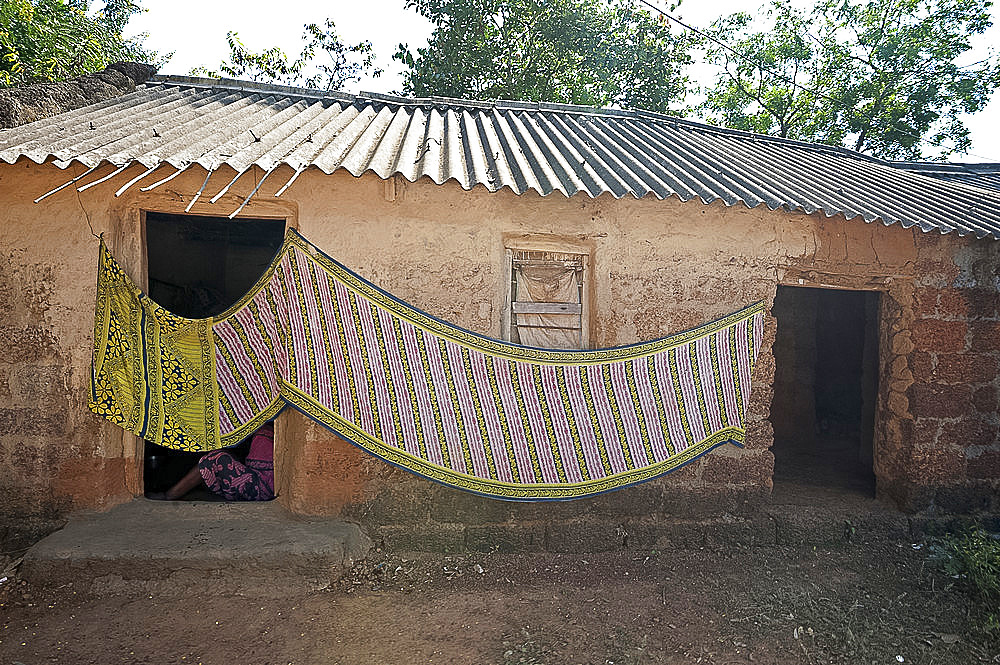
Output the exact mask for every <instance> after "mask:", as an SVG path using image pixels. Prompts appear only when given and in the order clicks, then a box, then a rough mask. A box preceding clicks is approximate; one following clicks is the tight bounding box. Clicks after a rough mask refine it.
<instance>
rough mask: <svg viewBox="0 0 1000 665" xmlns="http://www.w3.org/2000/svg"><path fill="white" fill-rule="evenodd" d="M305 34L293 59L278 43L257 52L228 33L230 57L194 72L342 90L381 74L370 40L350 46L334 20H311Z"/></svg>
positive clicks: (211, 75) (193, 71)
mask: <svg viewBox="0 0 1000 665" xmlns="http://www.w3.org/2000/svg"><path fill="white" fill-rule="evenodd" d="M304 27H305V32H304V33H303V35H302V40H303V42H304V45H303V47H302V51H301V53H299V56H298V57H297V58H296V59H295V60H290V59H289V58H288V55H286V54H285V52H284V51H282V50H281V49H280V48H278V47H277V46H275V47H273V48H269V49H264V50H263V51H261V52H259V53H255V52H253V51H251V50H250V49H248V48H247V47H246V46H245V45H244V44H243V42H242V41H240V37H239V34H237V33H236V32H232V31H230V32H227V33H226V41H227V42H228V43H229V59H228V60H226V61H224V62H222V63H221V64H220V65H219V69H218V70H217V71H212V70H208V69H206V68H204V67H195V68H194V69H192V70H191V74H192V75H195V76H209V77H212V78H222V77H223V76H229V77H232V78H236V79H249V80H251V81H259V82H265V83H278V84H282V85H297V84H303V85H305V86H307V87H309V88H319V89H322V90H340V89H342V88H343V87H344V86H345V85H346V84H348V83H350V82H351V81H358V80H360V79H361V76H362V75H363V74H365V73H370V74H371V75H372V76H379V75H380V74H381V73H382V70H381V69H378V68H377V67H375V54H374V52H373V51H372V43H371V42H370V41H363V42H359V43H357V44H354V45H350V46H349V45H346V44H344V42H343V41H341V39H340V37H339V36H338V35H337V32H336V26H335V25H334V23H333V21H331V20H330V19H326V21H325V22H324V23H323V25H319V24H316V23H308V24H306V25H305V26H304Z"/></svg>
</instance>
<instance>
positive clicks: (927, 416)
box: [894, 236, 1000, 512]
mask: <svg viewBox="0 0 1000 665" xmlns="http://www.w3.org/2000/svg"><path fill="white" fill-rule="evenodd" d="M993 245H994V243H983V242H975V241H969V240H961V239H957V238H949V237H947V236H944V237H937V238H935V237H921V238H920V239H919V249H920V260H919V261H918V263H917V266H916V268H917V273H918V274H917V275H916V278H915V281H914V289H913V292H912V300H911V302H912V315H911V316H912V324H911V330H912V333H911V335H910V337H909V340H908V341H905V342H900V344H899V345H898V347H899V348H898V349H897V350H898V351H899V352H901V353H900V357H903V356H905V357H906V359H907V366H908V369H907V370H906V372H896V373H894V374H896V379H897V384H898V385H899V387H903V384H905V381H902V380H900V379H909V380H910V381H911V385H909V387H908V388H907V389H906V390H905V396H906V400H907V401H908V411H909V415H910V417H912V422H911V423H909V424H908V427H909V430H910V436H909V445H908V446H903V447H901V451H900V452H901V453H903V456H902V457H901V458H900V460H899V462H900V463H901V465H902V467H903V468H902V473H901V474H900V476H901V477H905V478H906V481H905V482H903V483H901V484H900V486H899V487H897V488H895V492H896V494H897V498H898V499H899V500H900V502H901V503H902V504H903V505H904V507H906V508H909V509H911V510H924V511H932V512H933V511H943V512H976V511H979V510H990V509H1000V500H998V488H1000V466H998V464H997V460H998V459H1000V415H998V409H997V382H998V377H1000V291H998V275H997V271H998V269H1000V263H998V258H1000V253H998V251H997V249H996V248H994V246H993ZM907 318H909V317H907ZM901 364H902V363H900V366H901Z"/></svg>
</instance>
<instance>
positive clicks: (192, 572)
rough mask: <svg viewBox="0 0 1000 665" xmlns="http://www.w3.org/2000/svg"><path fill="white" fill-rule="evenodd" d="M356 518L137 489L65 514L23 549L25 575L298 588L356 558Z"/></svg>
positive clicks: (227, 588) (161, 588)
mask: <svg viewBox="0 0 1000 665" xmlns="http://www.w3.org/2000/svg"><path fill="white" fill-rule="evenodd" d="M370 547H371V540H369V538H368V537H367V536H366V535H365V534H364V533H363V532H362V531H361V529H360V527H358V526H357V525H356V524H350V523H347V522H343V521H340V520H331V519H322V518H320V519H311V518H305V517H302V516H298V515H294V514H292V513H290V512H288V511H287V510H285V509H284V508H282V507H281V506H280V505H279V504H277V503H275V502H260V503H250V502H247V503H216V502H165V501H151V500H148V499H137V500H135V501H132V502H130V503H126V504H123V505H121V506H117V507H115V508H112V509H111V510H109V511H107V512H105V513H100V514H89V515H84V516H80V517H76V518H74V519H71V520H70V521H69V522H68V523H67V524H66V526H65V528H63V529H61V530H59V531H56V532H55V533H52V534H50V535H49V536H48V537H46V538H44V539H42V540H41V541H39V542H38V543H36V544H35V545H34V546H33V547H32V548H31V549H30V550H28V552H27V553H26V554H25V557H24V561H23V563H22V566H21V576H22V577H23V579H26V580H27V581H28V582H29V583H31V584H36V585H39V586H44V587H49V588H55V587H60V586H68V585H70V584H72V585H73V589H74V590H77V589H79V590H82V591H83V592H87V593H102V594H103V593H115V592H120V591H135V590H142V591H148V592H149V593H161V594H162V593H175V592H180V591H182V590H185V589H187V590H189V589H192V588H194V587H203V588H211V589H212V592H213V593H229V594H239V593H243V592H250V591H251V590H252V591H253V592H254V593H260V591H261V590H262V589H265V590H270V591H273V592H274V593H275V594H281V593H296V592H300V591H303V590H317V589H324V588H326V587H329V586H330V585H331V584H333V583H335V582H336V581H337V580H339V579H340V578H341V577H342V576H343V574H344V573H345V572H346V571H347V570H349V569H350V568H351V566H352V565H353V564H354V562H355V561H358V560H360V559H363V558H364V557H365V556H366V554H367V553H368V550H369V548H370Z"/></svg>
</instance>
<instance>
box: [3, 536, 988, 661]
mask: <svg viewBox="0 0 1000 665" xmlns="http://www.w3.org/2000/svg"><path fill="white" fill-rule="evenodd" d="M77 586H79V585H77ZM975 611H976V610H975V608H974V606H973V605H972V604H971V603H970V601H969V599H968V598H967V596H966V595H965V593H964V592H963V591H962V590H961V589H960V586H959V584H958V582H957V581H956V580H954V579H950V578H948V577H947V576H945V575H943V574H942V573H941V571H940V569H939V568H938V567H937V566H936V565H935V564H934V563H933V561H931V560H929V554H928V548H927V547H926V546H922V545H913V544H909V543H890V544H878V545H872V546H861V545H858V546H852V547H850V548H848V549H842V550H834V551H824V550H816V549H812V548H804V549H789V548H780V547H768V548H743V549H736V550H731V551H722V552H716V551H708V550H687V551H676V552H656V551H648V552H634V551H633V552H621V553H613V554H601V555H589V556H588V555H552V554H545V555H541V554H535V555H524V554H522V555H500V554H488V555H468V556H450V557H449V556H443V555H426V554H425V555H410V556H407V555H399V554H389V553H383V552H378V553H376V554H375V555H374V556H373V557H371V558H370V559H369V560H367V561H364V562H361V563H359V564H357V565H356V566H355V567H354V569H353V570H352V571H351V572H350V574H349V575H347V576H346V577H345V578H344V579H343V580H342V581H341V582H340V583H339V585H338V586H337V587H335V588H331V589H327V590H323V591H313V592H302V593H299V594H292V595H288V594H284V595H280V596H275V595H273V594H267V595H264V594H261V595H257V596H232V597H221V596H213V595H212V585H211V580H206V583H205V586H204V589H202V590H198V591H189V592H186V595H184V596H181V597H167V596H157V595H152V596H151V595H150V594H148V593H142V592H139V591H138V590H135V591H134V592H133V593H125V594H115V595H96V596H95V595H87V596H85V595H84V594H83V593H82V592H80V593H77V592H74V589H73V584H72V582H71V581H67V583H66V585H64V586H62V587H60V588H58V589H54V590H40V589H33V588H32V587H31V586H29V585H27V584H24V583H23V582H21V581H19V580H18V579H17V578H16V575H15V576H14V577H9V579H8V580H7V581H5V582H4V583H3V584H0V617H2V628H0V665H17V664H21V665H37V664H40V663H65V664H75V663H101V664H104V663H185V664H187V663H190V664H192V665H194V664H197V663H202V664H203V665H214V664H216V663H219V664H232V663H254V664H258V663H259V664H264V663H268V664H280V665H286V664H289V663H292V664H295V665H300V664H301V665H307V664H318V663H338V664H341V663H342V664H345V665H347V664H355V663H357V664H360V663H365V664H373V663H375V664H377V663H462V664H466V663H476V664H479V663H484V664H486V663H496V664H513V663H523V664H529V665H530V664H537V663H557V664H562V663H581V664H582V663H588V664H590V663H593V664H599V665H612V664H614V665H619V664H621V665H624V664H639V663H706V664H708V663H715V664H719V665H723V664H726V665H728V664H732V663H761V664H766V663H796V664H798V663H807V664H813V663H816V664H819V663H845V664H846V663H849V664H851V665H855V664H868V663H872V664H882V663H914V664H918V665H919V664H927V665H929V664H932V663H941V664H952V663H956V664H957V663H962V664H964V663H1000V645H998V644H996V643H994V642H990V641H988V640H986V639H985V638H983V637H982V636H979V635H977V634H976V632H975V630H973V629H971V628H970V626H971V625H972V624H973V621H974V616H975Z"/></svg>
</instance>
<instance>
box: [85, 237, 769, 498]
mask: <svg viewBox="0 0 1000 665" xmlns="http://www.w3.org/2000/svg"><path fill="white" fill-rule="evenodd" d="M101 275H102V277H101V279H102V280H103V281H105V282H107V281H109V280H111V281H115V280H117V283H115V284H108V283H106V284H104V285H103V287H102V288H99V293H98V326H97V331H98V332H97V335H98V338H97V343H96V344H95V356H94V374H93V376H94V391H93V396H94V397H93V399H92V402H91V408H93V409H94V410H95V411H96V412H98V413H99V414H101V415H104V416H105V417H108V418H109V419H111V420H113V421H115V422H118V423H119V424H120V425H122V426H123V427H126V429H130V431H134V432H136V433H137V434H140V435H141V436H144V437H145V438H147V439H150V440H155V441H157V442H159V443H161V444H162V445H167V446H171V447H177V448H182V449H187V450H207V449H213V448H219V447H225V446H230V445H234V444H236V443H238V442H239V441H240V440H242V439H244V438H245V437H246V436H248V435H249V434H251V433H253V432H254V431H255V430H256V429H257V428H258V427H259V426H260V425H261V424H262V423H263V422H265V421H267V420H269V419H271V418H273V417H274V416H275V415H276V414H277V413H278V412H279V411H280V410H281V409H282V408H284V407H285V406H292V407H294V408H296V409H298V410H300V411H302V412H303V413H305V414H306V415H308V416H310V417H311V418H313V419H314V420H316V421H317V422H319V423H321V424H322V425H324V426H326V427H327V428H329V429H330V430H332V431H334V432H336V433H337V434H338V435H340V436H341V437H343V438H345V439H347V440H349V441H351V442H353V443H354V444H356V445H357V446H359V447H361V448H363V449H365V450H367V451H368V452H370V453H373V454H375V455H377V456H379V457H381V458H382V459H384V460H386V461H387V462H389V463H391V464H394V465H396V466H399V467H402V468H405V469H408V470H410V471H412V472H414V473H417V474H420V475H422V476H424V477H427V478H430V479H432V480H436V481H439V482H442V483H445V484H447V485H451V486H453V487H457V488H460V489H464V490H468V491H471V492H476V493H479V494H484V495H487V496H492V497H496V498H500V499H509V500H546V499H549V500H554V499H571V498H577V497H583V496H589V495H592V494H596V493H600V492H604V491H607V490H612V489H616V488H620V487H623V486H626V485H630V484H633V483H636V482H640V481H643V480H648V479H650V478H654V477H656V476H659V475H662V474H664V473H667V472H669V471H671V470H673V469H676V468H678V467H679V466H681V465H683V464H685V463H686V462H689V461H691V460H692V459H694V458H696V457H698V456H699V455H701V454H703V453H705V452H707V451H709V450H711V449H712V448H714V447H716V446H718V445H721V444H723V443H727V442H728V443H734V444H736V445H741V444H742V442H743V439H744V435H745V428H744V416H745V412H746V404H747V400H748V396H749V392H750V377H751V374H752V371H753V365H754V361H755V359H756V356H757V351H758V349H759V347H760V343H761V337H762V329H763V312H764V305H763V303H756V304H754V305H751V306H750V307H748V308H746V309H744V310H741V311H739V312H736V313H734V314H731V315H729V316H727V317H724V318H722V319H720V320H718V321H715V322H712V323H709V324H706V325H703V326H701V327H699V328H696V329H693V330H690V331H687V332H683V333H679V334H676V335H673V336H671V337H667V338H664V339H659V340H655V341H651V342H643V343H640V344H635V345H631V346H626V347H619V348H614V349H597V350H583V351H556V350H545V349H536V348H529V347H523V346H518V345H515V344H510V343H507V342H502V341H498V340H494V339H490V338H487V337H483V336H481V335H477V334H475V333H472V332H469V331H467V330H464V329H461V328H458V327H456V326H453V325H450V324H448V323H446V322H444V321H441V320H439V319H436V318H434V317H432V316H430V315H428V314H426V313H424V312H422V311H420V310H418V309H416V308H414V307H412V306H410V305H407V304H406V303H404V302H402V301H400V300H398V299H396V298H394V297H392V296H391V295H389V294H388V293H386V292H384V291H382V290H381V289H379V288H377V287H375V286H374V285H372V284H371V283H369V282H367V281H365V280H364V279H362V278H361V277H359V276H358V275H356V274H355V273H353V272H351V271H349V270H348V269H347V268H345V267H343V266H342V265H340V264H339V263H337V262H336V261H334V260H332V259H330V258H329V257H327V256H325V255H324V254H323V253H322V252H320V251H319V250H318V249H316V248H315V247H314V246H312V245H311V244H310V243H308V242H307V241H306V240H305V239H304V238H302V237H301V236H299V235H298V234H297V233H295V232H294V231H290V232H289V235H288V237H287V238H286V240H285V243H284V245H283V246H282V248H281V250H280V251H279V252H278V254H277V256H276V257H275V260H274V262H273V264H272V266H271V268H270V269H269V270H268V271H267V272H266V273H265V274H264V275H263V276H262V277H261V279H260V280H259V281H258V283H257V284H256V286H254V288H253V289H252V290H251V291H250V293H248V294H247V295H246V296H245V297H244V298H243V299H242V300H241V301H240V302H239V303H237V304H236V305H235V306H234V307H232V308H231V309H230V310H229V311H227V312H226V313H224V314H222V315H220V316H219V317H216V318H214V319H211V320H207V322H205V323H204V325H206V326H207V327H208V329H210V331H211V335H210V336H208V337H207V338H206V339H207V344H210V345H211V347H212V348H211V352H212V353H211V354H210V355H209V354H208V351H209V349H208V348H207V347H206V346H205V345H202V346H199V345H198V344H196V343H192V341H191V340H192V339H194V338H196V340H202V338H203V337H204V336H202V337H198V335H191V334H189V335H187V336H186V337H184V338H183V341H184V342H185V344H184V345H182V346H183V348H179V349H177V348H174V347H172V346H170V344H169V343H168V344H167V345H166V346H164V342H163V339H164V338H165V337H167V336H165V335H163V334H156V335H152V337H155V338H156V339H155V344H154V341H153V340H152V339H146V337H150V335H146V337H144V330H145V329H144V328H142V327H141V326H139V327H137V328H136V329H135V330H133V331H131V332H130V333H129V335H131V338H130V339H127V340H124V339H123V335H122V334H121V333H120V332H114V334H111V333H107V332H106V331H107V326H103V325H102V323H101V320H102V314H101V312H102V311H113V310H114V309H115V307H114V306H113V305H108V304H107V303H105V304H104V305H103V306H102V302H101V298H102V294H103V297H104V298H105V299H108V295H107V294H108V293H112V292H120V293H125V294H128V295H129V297H118V298H116V299H114V300H115V303H117V306H118V307H119V308H121V307H122V306H123V305H122V303H124V306H125V307H126V308H132V309H137V310H139V311H145V310H150V311H153V310H155V309H156V306H155V303H151V302H150V301H149V299H148V298H147V297H146V296H144V295H143V294H141V293H139V292H138V291H137V290H136V289H135V287H134V286H133V285H132V283H131V282H129V281H128V278H127V277H126V276H125V275H124V272H122V271H121V269H120V268H117V265H116V264H114V259H113V258H112V257H111V255H110V253H109V252H107V250H106V249H103V247H102V268H101ZM159 309H160V311H162V308H159ZM127 314H128V312H120V313H117V317H115V318H122V317H124V316H127ZM163 315H164V316H169V317H173V315H172V314H169V313H167V312H163ZM103 318H105V319H106V318H109V317H108V316H104V317H103ZM133 318H135V315H134V312H133ZM175 318H176V317H175ZM181 322H182V323H186V324H188V325H189V326H192V327H194V328H198V325H196V324H201V323H202V322H190V321H186V320H181ZM172 325H174V326H175V327H176V326H177V325H179V324H177V323H173V324H172ZM149 327H150V326H147V328H149ZM160 327H162V326H160ZM152 328H154V329H157V326H156V325H154V326H152ZM102 334H103V337H101V336H102ZM168 342H169V340H168ZM116 344H120V345H124V346H131V347H132V348H133V349H139V350H140V351H139V352H138V353H136V352H133V353H131V354H128V353H125V354H123V353H119V352H115V351H110V350H109V347H112V346H114V345H116ZM154 346H155V347H157V349H156V351H157V352H156V353H155V354H151V353H149V352H148V351H142V350H145V349H149V348H150V347H154ZM123 355H124V356H128V357H131V356H142V357H144V358H146V362H147V364H148V363H149V362H150V360H149V358H151V357H153V356H155V358H166V359H169V360H170V361H171V363H172V364H171V368H170V371H160V372H159V374H158V375H156V377H158V378H157V381H159V385H149V382H148V381H146V382H145V383H144V382H143V380H142V377H137V376H135V373H134V372H128V371H124V372H122V371H109V370H107V369H105V368H104V367H103V365H102V363H103V362H106V361H105V360H104V359H105V358H110V357H119V356H123ZM208 357H210V358H211V367H207V366H204V364H205V362H206V361H205V359H206V358H208ZM164 362H166V361H161V364H162V363H164ZM199 362H201V363H202V365H199ZM116 367H118V365H116ZM176 368H179V369H180V370H181V371H183V373H184V375H185V380H180V379H177V378H174V379H171V378H170V377H171V371H174V372H176ZM208 375H210V376H211V377H212V380H211V381H193V380H186V379H189V378H190V377H193V376H208ZM209 384H210V385H209ZM178 386H179V388H178ZM171 390H180V393H181V394H180V395H178V396H174V397H172V398H171V399H172V401H173V402H178V401H179V402H182V403H187V401H191V402H192V403H194V404H196V405H202V404H205V403H213V404H215V405H217V409H216V411H215V413H214V414H212V416H211V417H207V416H205V417H201V416H204V414H201V416H199V414H198V413H197V411H196V410H195V409H189V411H190V412H191V413H190V414H188V415H187V416H186V417H185V418H183V419H182V418H179V417H174V418H171V419H164V418H160V419H158V420H150V419H148V418H146V419H144V418H143V416H142V415H138V416H136V415H134V414H133V415H131V416H130V417H120V416H121V414H122V413H123V411H125V410H127V409H123V408H122V407H121V406H120V405H119V403H127V404H128V405H130V406H131V407H133V408H134V407H135V405H137V404H140V403H145V402H148V401H149V400H148V396H149V395H151V394H152V395H157V394H159V395H162V394H165V393H169V392H170V391H171ZM185 390H190V391H191V393H192V394H191V395H186V394H184V391H185ZM152 401H153V402H156V401H157V400H155V399H154V400H152ZM159 401H160V402H163V400H162V399H161V400H159ZM168 401H170V400H168ZM171 428H174V429H175V430H177V431H171Z"/></svg>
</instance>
